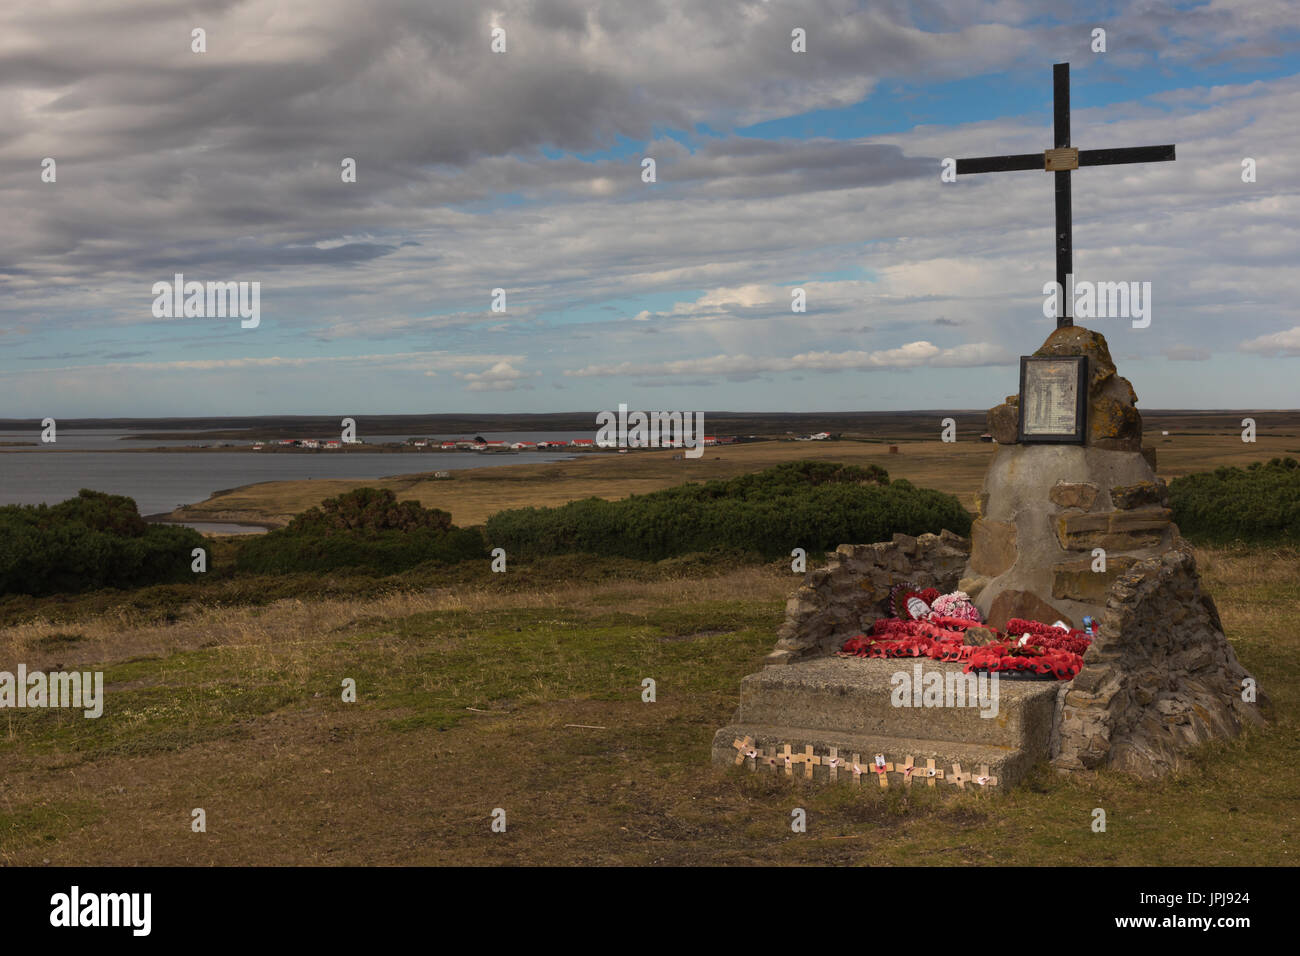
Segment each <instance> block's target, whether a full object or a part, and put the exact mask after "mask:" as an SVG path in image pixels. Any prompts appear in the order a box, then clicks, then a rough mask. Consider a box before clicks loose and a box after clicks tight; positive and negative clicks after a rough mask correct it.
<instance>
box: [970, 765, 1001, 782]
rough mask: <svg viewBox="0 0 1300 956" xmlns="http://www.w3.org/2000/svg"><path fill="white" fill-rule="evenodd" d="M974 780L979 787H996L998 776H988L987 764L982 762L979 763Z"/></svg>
mask: <svg viewBox="0 0 1300 956" xmlns="http://www.w3.org/2000/svg"><path fill="white" fill-rule="evenodd" d="M975 782H976V783H977V784H979V785H980V786H981V787H996V786H997V785H998V778H997V777H990V776H989V765H988V764H986V763H982V764H980V772H979V774H978V775H977V776H976V777H975Z"/></svg>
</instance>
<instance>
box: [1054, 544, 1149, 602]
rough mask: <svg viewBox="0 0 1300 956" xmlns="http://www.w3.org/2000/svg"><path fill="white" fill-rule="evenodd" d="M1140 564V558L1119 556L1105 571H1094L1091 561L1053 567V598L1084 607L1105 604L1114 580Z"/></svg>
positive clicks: (1109, 562)
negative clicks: (1078, 602)
mask: <svg viewBox="0 0 1300 956" xmlns="http://www.w3.org/2000/svg"><path fill="white" fill-rule="evenodd" d="M1135 564H1137V558H1131V557H1128V556H1126V555H1116V556H1114V557H1112V558H1110V559H1109V560H1108V561H1107V562H1106V570H1105V571H1094V570H1093V569H1092V565H1093V562H1092V559H1091V558H1084V559H1082V560H1079V561H1066V562H1063V563H1061V564H1057V565H1054V566H1053V568H1052V597H1054V598H1060V599H1062V600H1069V601H1082V602H1084V603H1085V604H1098V605H1100V604H1104V603H1105V601H1106V595H1107V594H1108V593H1109V591H1110V586H1111V584H1113V583H1114V581H1115V579H1116V578H1117V577H1119V576H1120V575H1121V574H1123V573H1124V572H1125V571H1127V570H1128V569H1129V568H1131V567H1133V565H1135Z"/></svg>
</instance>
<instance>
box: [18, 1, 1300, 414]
mask: <svg viewBox="0 0 1300 956" xmlns="http://www.w3.org/2000/svg"><path fill="white" fill-rule="evenodd" d="M1099 28H1100V29H1102V30H1104V31H1105V50H1104V52H1102V51H1099V50H1094V47H1095V46H1096V45H1097V41H1096V38H1095V31H1096V30H1097V29H1099ZM196 29H201V30H202V31H203V34H202V40H203V43H202V46H203V51H202V52H196V51H195V46H196V40H195V38H194V31H195V30H196ZM494 31H498V32H496V33H495V40H494ZM500 31H503V32H500ZM793 31H803V34H802V35H803V38H804V42H803V47H804V48H803V49H802V50H796V49H794V48H793V47H795V46H798V45H799V44H798V42H797V40H796V39H795V38H794V35H793ZM502 40H504V52H498V51H496V50H494V49H493V45H494V42H495V44H496V46H497V47H498V48H500V46H501V45H502ZM1067 61H1068V62H1069V63H1070V65H1071V83H1072V89H1071V95H1072V107H1073V111H1072V130H1073V136H1072V142H1073V144H1074V145H1075V146H1078V147H1080V148H1083V149H1088V148H1107V147H1120V146H1142V145H1148V144H1163V143H1174V144H1176V146H1177V156H1178V158H1177V161H1176V162H1173V163H1152V164H1145V165H1128V166H1110V167H1094V168H1085V169H1082V170H1079V171H1077V172H1075V173H1073V174H1072V178H1073V196H1074V246H1075V254H1074V266H1075V273H1076V275H1077V277H1078V278H1079V279H1081V280H1089V281H1108V282H1109V281H1124V282H1139V283H1142V282H1149V283H1151V286H1150V288H1151V314H1150V324H1149V325H1148V326H1147V327H1145V328H1135V327H1133V323H1132V322H1131V321H1130V320H1128V319H1125V318H1099V319H1094V320H1091V321H1089V322H1087V323H1081V324H1087V325H1088V326H1089V327H1090V328H1093V329H1095V330H1096V331H1099V332H1101V333H1102V334H1103V335H1105V336H1106V338H1107V339H1108V341H1109V344H1110V348H1111V352H1112V354H1113V356H1114V357H1115V359H1116V362H1117V364H1118V365H1119V368H1120V372H1121V374H1123V375H1125V376H1127V377H1128V378H1129V379H1130V380H1132V382H1133V384H1134V387H1135V389H1136V391H1137V394H1138V397H1139V400H1140V402H1141V407H1146V408H1257V409H1267V408H1295V407H1297V406H1300V386H1298V385H1297V382H1298V380H1300V309H1298V308H1297V305H1296V303H1297V302H1298V301H1300V271H1298V269H1297V253H1300V186H1298V185H1297V170H1296V166H1295V157H1296V156H1298V155H1300V17H1297V16H1296V8H1295V5H1294V3H1293V2H1292V0H1212V2H1202V3H1154V2H1150V0H1138V2H1113V3H1100V4H1090V3H1073V4H1060V3H1052V4H1047V3H1028V2H1019V0H993V2H982V0H942V2H928V0H890V2H881V3H876V2H854V0H709V2H701V0H617V2H615V0H485V2H478V0H367V2H366V3H361V4H359V3H357V2H355V0H246V2H237V0H201V2H192V3H172V2H161V0H40V2H34V0H16V2H15V0H10V2H8V3H6V4H4V5H2V6H0V214H2V215H3V228H0V418H23V417H32V418H42V417H45V416H53V417H56V418H57V417H60V416H63V417H109V416H135V417H153V416H183V415H271V414H304V415H314V414H322V415H324V414H339V415H346V414H351V415H359V414H366V413H371V414H379V413H438V412H459V413H474V412H548V411H579V410H592V411H596V410H604V409H616V408H617V407H618V406H619V404H621V403H622V404H627V405H628V406H629V407H630V408H633V409H643V410H647V411H650V410H728V411H807V412H815V411H834V410H842V411H853V410H891V409H953V410H957V409H978V408H987V407H990V406H992V405H995V404H997V403H998V402H1000V401H1002V399H1003V398H1004V397H1005V396H1007V395H1009V394H1014V392H1015V391H1016V388H1017V385H1018V370H1017V363H1018V358H1017V357H1018V356H1020V355H1022V354H1029V353H1031V352H1033V351H1034V350H1035V349H1036V348H1037V347H1038V346H1039V345H1040V344H1041V343H1042V341H1043V339H1044V338H1045V337H1046V336H1047V335H1048V334H1049V333H1050V331H1051V330H1052V328H1053V326H1054V322H1053V320H1051V319H1049V318H1047V317H1045V315H1044V314H1043V303H1044V295H1043V284H1044V283H1045V282H1049V281H1051V280H1052V279H1053V278H1054V275H1055V265H1054V258H1053V208H1054V207H1053V178H1054V177H1052V176H1049V175H1047V174H1045V173H1040V172H1037V171H1020V172H1009V173H999V174H987V175H967V176H962V177H957V180H956V181H955V182H945V181H943V178H942V176H941V172H942V164H943V160H944V159H945V158H959V157H963V156H985V155H996V154H1002V153H1030V152H1038V151H1041V150H1042V149H1044V148H1047V147H1050V146H1051V145H1052V125H1051V120H1052V64H1054V63H1057V62H1067ZM647 158H648V159H653V160H654V181H653V182H647V181H646V178H647V174H646V170H645V167H644V161H645V160H646V159H647ZM1247 159H1251V160H1254V166H1255V177H1254V181H1253V182H1245V181H1243V162H1244V161H1245V160H1247ZM46 160H53V161H54V163H53V177H52V178H53V180H54V181H52V182H50V181H46V180H47V179H49V178H51V177H50V164H49V163H48V162H46ZM345 160H352V161H354V162H355V168H356V176H355V182H345V181H344V180H345V178H346V177H345V175H344V170H343V166H344V162H345ZM178 273H179V274H182V275H183V276H184V279H185V281H187V282H188V281H199V282H250V283H252V282H256V283H259V286H258V289H259V294H260V299H259V302H260V314H259V322H258V324H257V325H256V327H248V328H245V327H243V326H244V324H245V323H241V321H240V320H239V318H237V317H235V318H232V317H229V316H227V317H219V316H188V317H187V316H179V317H177V316H172V317H158V316H157V315H155V312H156V311H157V310H156V309H155V298H156V296H155V291H154V287H155V283H158V282H171V281H172V280H173V277H174V276H175V275H176V274H178ZM498 289H499V290H503V292H504V303H502V302H501V298H502V296H500V295H498V294H497V293H495V292H494V290H498ZM794 290H803V296H804V298H805V303H806V305H805V309H806V310H805V311H802V312H796V311H793V310H792V301H793V300H792V293H793V292H794ZM494 298H495V300H496V302H497V304H498V305H502V304H503V305H504V310H503V311H494V309H493V305H494Z"/></svg>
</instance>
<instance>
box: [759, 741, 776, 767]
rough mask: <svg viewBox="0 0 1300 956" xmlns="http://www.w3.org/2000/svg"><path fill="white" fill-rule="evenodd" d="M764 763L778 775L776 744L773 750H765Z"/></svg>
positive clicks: (763, 754) (763, 753)
mask: <svg viewBox="0 0 1300 956" xmlns="http://www.w3.org/2000/svg"><path fill="white" fill-rule="evenodd" d="M761 756H762V758H763V763H765V764H767V765H768V767H770V768H771V769H772V772H773V773H776V744H773V745H772V749H771V750H767V749H764V750H763V752H762V754H761Z"/></svg>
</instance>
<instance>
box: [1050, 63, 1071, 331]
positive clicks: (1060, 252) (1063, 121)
mask: <svg viewBox="0 0 1300 956" xmlns="http://www.w3.org/2000/svg"><path fill="white" fill-rule="evenodd" d="M1052 125H1053V128H1054V130H1055V134H1056V135H1055V146H1056V148H1057V149H1061V148H1063V147H1066V146H1069V145H1070V64H1068V63H1057V64H1055V65H1054V66H1053V67H1052ZM1054 175H1055V176H1056V287H1057V288H1058V289H1060V297H1059V298H1058V299H1057V305H1058V306H1059V308H1058V309H1057V314H1056V327H1057V328H1058V329H1062V328H1065V327H1066V326H1069V325H1073V324H1074V318H1073V315H1072V313H1073V303H1072V302H1071V301H1070V298H1071V296H1070V289H1069V287H1068V286H1067V285H1066V284H1065V283H1066V277H1067V276H1068V275H1070V274H1071V273H1072V272H1074V242H1073V238H1072V237H1073V233H1074V226H1073V219H1074V211H1073V204H1072V202H1071V201H1070V171H1069V170H1068V169H1058V170H1057V171H1056V173H1055V174H1054Z"/></svg>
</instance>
